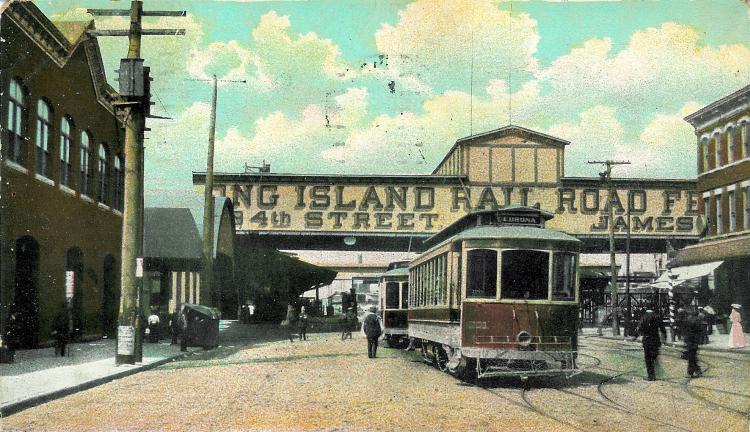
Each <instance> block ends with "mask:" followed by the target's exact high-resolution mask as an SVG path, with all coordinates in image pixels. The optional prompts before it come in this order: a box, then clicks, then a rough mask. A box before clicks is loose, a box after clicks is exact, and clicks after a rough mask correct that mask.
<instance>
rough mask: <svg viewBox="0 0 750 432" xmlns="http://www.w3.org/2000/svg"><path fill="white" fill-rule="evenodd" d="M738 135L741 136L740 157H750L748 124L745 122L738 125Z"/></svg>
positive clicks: (749, 130)
mask: <svg viewBox="0 0 750 432" xmlns="http://www.w3.org/2000/svg"><path fill="white" fill-rule="evenodd" d="M740 135H741V136H742V156H743V157H746V158H748V157H750V123H748V122H745V123H742V124H741V125H740Z"/></svg>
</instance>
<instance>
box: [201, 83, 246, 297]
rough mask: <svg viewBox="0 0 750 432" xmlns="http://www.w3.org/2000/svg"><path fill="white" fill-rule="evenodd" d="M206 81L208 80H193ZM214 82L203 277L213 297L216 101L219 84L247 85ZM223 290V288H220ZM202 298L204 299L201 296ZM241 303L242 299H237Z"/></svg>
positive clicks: (203, 286) (204, 290) (204, 287)
mask: <svg viewBox="0 0 750 432" xmlns="http://www.w3.org/2000/svg"><path fill="white" fill-rule="evenodd" d="M193 81H206V80H193ZM211 82H213V84H214V87H213V93H212V96H211V122H210V123H209V127H208V155H207V157H206V185H205V190H204V191H203V275H202V276H201V292H202V293H205V294H207V295H209V296H210V295H211V290H212V289H213V278H214V272H213V269H214V260H213V257H214V253H213V251H214V242H213V239H214V197H213V189H214V142H215V141H216V102H217V101H216V99H217V96H218V83H219V82H230V83H243V84H244V83H246V82H247V81H245V80H219V79H216V75H214V76H213V78H212V79H211ZM219 289H221V287H219ZM201 298H204V296H203V295H201ZM237 300H238V301H241V299H239V298H238V299H237ZM216 307H217V308H218V309H219V310H221V291H219V292H218V293H217V296H216Z"/></svg>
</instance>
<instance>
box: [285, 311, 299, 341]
mask: <svg viewBox="0 0 750 432" xmlns="http://www.w3.org/2000/svg"><path fill="white" fill-rule="evenodd" d="M296 321H297V317H296V315H295V313H294V306H292V305H287V306H286V318H285V319H284V321H282V322H281V327H286V329H287V337H288V338H289V342H294V333H293V329H294V323H295V322H296Z"/></svg>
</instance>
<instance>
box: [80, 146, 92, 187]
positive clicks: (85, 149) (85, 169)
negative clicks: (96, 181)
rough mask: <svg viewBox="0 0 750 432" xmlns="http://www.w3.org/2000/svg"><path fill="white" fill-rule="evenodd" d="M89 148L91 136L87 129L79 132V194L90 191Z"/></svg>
mask: <svg viewBox="0 0 750 432" xmlns="http://www.w3.org/2000/svg"><path fill="white" fill-rule="evenodd" d="M90 150H91V136H90V135H89V133H88V132H87V131H83V132H81V164H80V167H81V169H80V174H81V177H80V182H81V183H80V185H81V195H88V194H89V193H90V191H91V180H90V178H91V172H90V170H89V156H90Z"/></svg>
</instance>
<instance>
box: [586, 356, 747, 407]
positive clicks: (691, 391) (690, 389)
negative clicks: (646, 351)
mask: <svg viewBox="0 0 750 432" xmlns="http://www.w3.org/2000/svg"><path fill="white" fill-rule="evenodd" d="M579 346H580V345H579ZM664 348H665V349H664V350H662V352H661V353H660V356H664V357H667V358H671V359H677V360H683V359H682V357H681V356H680V355H677V354H676V353H673V352H667V351H677V350H682V347H669V346H665V347H664ZM596 349H599V348H596ZM605 351H616V352H618V353H621V354H623V355H626V356H628V357H633V356H631V355H629V352H628V351H631V350H624V349H606V350H605ZM700 356H701V360H699V362H698V363H699V364H703V365H704V366H705V368H703V369H701V370H702V373H704V374H705V373H706V372H707V371H708V370H710V369H711V368H712V367H713V364H712V363H710V362H707V361H706V360H704V359H703V358H704V357H710V358H717V359H721V360H729V359H731V360H735V359H734V358H731V357H730V358H727V357H725V356H717V355H707V354H705V353H701V355H700ZM737 360H738V361H741V362H745V361H748V360H746V359H737ZM661 381H665V382H669V383H673V384H676V385H679V386H680V388H681V389H683V391H685V393H687V394H688V395H689V396H690V397H691V398H693V399H695V400H696V401H698V402H702V403H704V404H708V405H711V406H714V407H716V408H720V409H724V410H727V411H730V412H733V413H735V414H739V415H741V416H747V415H748V414H749V412H748V411H740V410H737V409H735V408H732V407H729V406H726V405H724V404H720V403H718V402H715V401H713V400H711V399H709V398H707V397H704V396H702V395H700V394H698V393H697V392H696V391H695V390H694V389H693V386H691V385H690V382H692V378H686V379H684V380H682V379H676V378H675V379H666V380H661ZM701 388H703V389H706V390H714V389H713V388H711V387H706V386H701ZM716 390H718V391H721V390H719V389H716ZM739 396H743V397H748V398H750V396H747V395H739Z"/></svg>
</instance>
